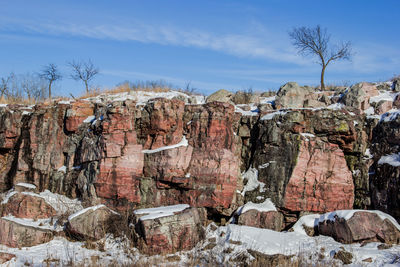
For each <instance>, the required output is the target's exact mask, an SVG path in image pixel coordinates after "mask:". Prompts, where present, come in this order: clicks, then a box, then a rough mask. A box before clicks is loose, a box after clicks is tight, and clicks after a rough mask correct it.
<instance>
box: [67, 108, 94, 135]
mask: <svg viewBox="0 0 400 267" xmlns="http://www.w3.org/2000/svg"><path fill="white" fill-rule="evenodd" d="M93 107H94V106H93V104H92V103H90V102H88V101H77V102H73V103H72V104H71V108H70V109H68V111H67V116H66V120H65V129H66V130H67V131H69V132H76V131H77V130H78V127H79V125H81V124H82V122H83V121H84V120H85V119H86V118H87V117H89V116H92V115H93V111H94V110H93Z"/></svg>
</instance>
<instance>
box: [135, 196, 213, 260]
mask: <svg viewBox="0 0 400 267" xmlns="http://www.w3.org/2000/svg"><path fill="white" fill-rule="evenodd" d="M134 214H135V216H136V218H135V231H136V233H137V235H138V237H139V244H138V245H139V249H140V250H141V251H142V252H144V253H146V254H150V255H157V254H164V253H174V252H176V251H180V250H190V249H192V248H193V247H194V246H195V245H196V244H197V243H198V242H199V241H200V240H201V239H203V237H204V229H203V226H202V225H203V223H204V221H205V219H206V211H205V209H199V208H190V207H189V205H186V204H178V205H173V206H165V207H158V208H150V209H140V210H136V211H135V212H134Z"/></svg>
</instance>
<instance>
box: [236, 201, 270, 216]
mask: <svg viewBox="0 0 400 267" xmlns="http://www.w3.org/2000/svg"><path fill="white" fill-rule="evenodd" d="M248 210H257V211H259V212H267V211H277V210H276V207H275V205H274V203H272V201H271V199H269V198H267V199H266V200H265V201H264V202H263V203H253V202H251V201H250V202H247V203H246V204H245V205H244V206H241V207H239V209H238V211H237V214H238V215H240V214H242V213H245V212H246V211H248Z"/></svg>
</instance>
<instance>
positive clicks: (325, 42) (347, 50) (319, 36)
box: [289, 25, 352, 90]
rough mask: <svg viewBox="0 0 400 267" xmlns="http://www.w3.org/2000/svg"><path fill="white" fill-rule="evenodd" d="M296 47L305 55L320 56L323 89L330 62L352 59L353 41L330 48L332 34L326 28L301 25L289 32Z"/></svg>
mask: <svg viewBox="0 0 400 267" xmlns="http://www.w3.org/2000/svg"><path fill="white" fill-rule="evenodd" d="M289 37H290V38H291V39H292V43H293V45H294V47H296V48H297V50H298V53H299V54H301V55H303V56H308V55H316V56H318V58H319V60H320V62H319V64H320V65H321V66H322V70H321V90H324V89H325V84H324V75H325V69H326V67H327V66H328V64H329V63H330V62H332V61H336V60H350V58H351V55H352V51H351V43H350V42H346V43H342V44H341V45H340V46H338V47H336V48H330V47H329V42H330V37H331V36H330V35H329V34H328V33H327V30H326V29H321V27H320V26H319V25H317V26H316V27H315V28H307V27H299V28H294V29H293V30H292V31H291V32H289Z"/></svg>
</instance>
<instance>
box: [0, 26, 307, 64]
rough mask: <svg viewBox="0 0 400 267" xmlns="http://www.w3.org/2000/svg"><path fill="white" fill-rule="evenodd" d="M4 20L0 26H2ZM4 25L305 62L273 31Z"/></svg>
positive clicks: (30, 30) (283, 60) (48, 33)
mask: <svg viewBox="0 0 400 267" xmlns="http://www.w3.org/2000/svg"><path fill="white" fill-rule="evenodd" d="M4 25H5V23H4V20H3V21H0V27H1V26H3V27H2V28H4ZM6 25H7V28H8V29H10V28H14V29H16V30H22V31H26V32H31V33H40V34H46V35H57V36H60V35H70V36H79V37H87V38H95V39H109V40H117V41H137V42H142V43H156V44H161V45H174V46H183V47H195V48H200V49H208V50H213V51H218V52H222V53H226V54H231V55H234V56H238V57H251V58H260V59H267V60H273V61H277V62H289V63H295V64H305V63H307V61H306V60H304V59H303V58H301V57H299V56H297V55H296V53H295V52H294V51H293V49H292V47H291V46H290V44H289V43H288V44H281V43H278V42H277V41H276V37H275V36H274V35H273V34H270V35H269V36H263V37H262V38H261V37H260V36H256V35H254V34H253V35H249V34H240V33H227V34H215V33H211V32H205V31H201V30H197V29H190V30H187V29H182V28H179V27H174V26H164V25H149V24H140V23H135V24H132V23H131V24H129V25H127V24H125V25H122V24H119V23H115V24H103V25H102V24H96V25H88V24H77V23H76V24H74V23H52V22H32V21H12V22H11V23H10V22H9V21H8V22H7V24H6Z"/></svg>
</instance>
